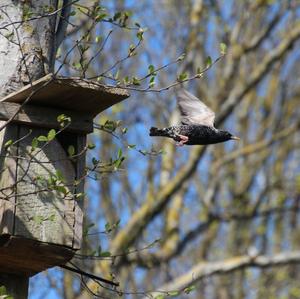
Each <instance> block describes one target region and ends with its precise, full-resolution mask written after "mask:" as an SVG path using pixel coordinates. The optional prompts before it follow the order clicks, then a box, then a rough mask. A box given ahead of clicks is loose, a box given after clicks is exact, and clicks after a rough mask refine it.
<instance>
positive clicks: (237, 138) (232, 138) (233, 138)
mask: <svg viewBox="0 0 300 299" xmlns="http://www.w3.org/2000/svg"><path fill="white" fill-rule="evenodd" d="M230 139H231V140H241V139H240V138H239V137H236V136H231V137H230Z"/></svg>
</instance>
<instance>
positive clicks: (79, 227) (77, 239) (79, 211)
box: [73, 135, 86, 249]
mask: <svg viewBox="0 0 300 299" xmlns="http://www.w3.org/2000/svg"><path fill="white" fill-rule="evenodd" d="M85 146H86V135H78V139H77V148H78V153H81V154H80V155H79V156H78V157H77V163H76V167H77V172H76V173H77V177H76V180H77V181H78V182H79V184H77V186H76V194H80V193H82V194H84V182H85V174H86V171H85V168H86V166H85V152H84V148H85ZM83 204H84V196H82V197H79V198H77V200H76V205H75V210H74V214H75V223H74V243H73V248H74V249H80V248H81V242H82V233H83V209H84V206H83Z"/></svg>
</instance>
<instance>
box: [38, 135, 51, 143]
mask: <svg viewBox="0 0 300 299" xmlns="http://www.w3.org/2000/svg"><path fill="white" fill-rule="evenodd" d="M37 140H38V141H40V142H47V141H48V138H47V137H46V136H44V135H41V136H39V137H38V138H37Z"/></svg>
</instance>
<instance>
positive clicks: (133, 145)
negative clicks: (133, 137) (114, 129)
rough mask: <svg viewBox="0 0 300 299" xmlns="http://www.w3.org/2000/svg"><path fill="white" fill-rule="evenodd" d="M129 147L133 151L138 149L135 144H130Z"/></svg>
mask: <svg viewBox="0 0 300 299" xmlns="http://www.w3.org/2000/svg"><path fill="white" fill-rule="evenodd" d="M127 147H128V148H130V149H133V148H135V147H136V145H135V144H128V145H127Z"/></svg>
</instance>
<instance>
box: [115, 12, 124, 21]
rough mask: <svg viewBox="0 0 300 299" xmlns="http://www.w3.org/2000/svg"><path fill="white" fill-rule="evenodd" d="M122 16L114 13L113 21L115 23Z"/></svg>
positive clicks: (119, 13)
mask: <svg viewBox="0 0 300 299" xmlns="http://www.w3.org/2000/svg"><path fill="white" fill-rule="evenodd" d="M121 16H122V13H121V12H116V13H115V14H114V16H113V20H114V21H116V20H118V19H120V18H121Z"/></svg>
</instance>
